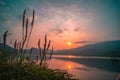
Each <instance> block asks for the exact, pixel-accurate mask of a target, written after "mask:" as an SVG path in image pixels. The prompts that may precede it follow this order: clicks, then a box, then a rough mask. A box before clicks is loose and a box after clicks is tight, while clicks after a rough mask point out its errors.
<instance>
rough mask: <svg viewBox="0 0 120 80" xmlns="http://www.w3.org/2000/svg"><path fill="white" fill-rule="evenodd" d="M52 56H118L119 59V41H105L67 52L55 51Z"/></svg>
mask: <svg viewBox="0 0 120 80" xmlns="http://www.w3.org/2000/svg"><path fill="white" fill-rule="evenodd" d="M54 54H72V55H79V56H118V57H120V40H116V41H105V42H100V43H95V44H89V45H85V46H83V47H78V48H74V49H68V50H57V51H55V52H54Z"/></svg>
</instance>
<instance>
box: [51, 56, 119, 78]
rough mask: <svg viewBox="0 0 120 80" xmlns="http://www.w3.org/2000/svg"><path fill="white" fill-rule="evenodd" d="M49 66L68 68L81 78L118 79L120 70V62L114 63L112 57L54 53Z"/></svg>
mask: <svg viewBox="0 0 120 80" xmlns="http://www.w3.org/2000/svg"><path fill="white" fill-rule="evenodd" d="M49 67H50V68H53V69H63V70H67V71H68V72H69V73H72V74H73V75H74V76H75V77H77V78H79V79H80V80H116V77H117V75H118V74H119V72H120V63H117V64H112V63H111V60H110V57H81V56H72V55H53V58H52V60H51V61H50V62H49Z"/></svg>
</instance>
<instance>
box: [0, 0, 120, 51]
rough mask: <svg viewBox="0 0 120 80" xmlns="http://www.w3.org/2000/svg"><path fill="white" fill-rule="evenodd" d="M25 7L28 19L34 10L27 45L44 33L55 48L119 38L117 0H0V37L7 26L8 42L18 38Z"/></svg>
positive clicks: (118, 6) (11, 43)
mask: <svg viewBox="0 0 120 80" xmlns="http://www.w3.org/2000/svg"><path fill="white" fill-rule="evenodd" d="M25 8H26V9H27V16H28V17H29V20H31V16H32V15H31V13H32V10H33V9H35V13H36V14H35V23H34V29H33V34H32V36H31V40H30V43H29V45H30V46H33V47H37V42H38V39H39V38H41V39H42V40H43V39H44V35H45V34H47V35H48V38H49V39H50V40H51V41H52V44H51V45H52V46H53V47H54V48H55V50H58V49H68V48H74V47H78V46H83V45H86V44H90V43H96V42H101V41H108V40H120V0H0V39H1V38H2V35H3V33H4V32H5V31H6V30H9V33H12V35H10V36H9V38H8V44H10V45H13V43H14V40H15V39H18V40H20V39H21V28H22V13H23V11H24V9H25ZM68 42H71V43H72V45H70V46H68V45H67V43H68Z"/></svg>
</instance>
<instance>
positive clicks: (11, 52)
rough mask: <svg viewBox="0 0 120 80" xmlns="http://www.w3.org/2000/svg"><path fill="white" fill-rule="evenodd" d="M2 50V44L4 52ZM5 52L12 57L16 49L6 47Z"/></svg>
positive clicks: (0, 49) (0, 44) (0, 46)
mask: <svg viewBox="0 0 120 80" xmlns="http://www.w3.org/2000/svg"><path fill="white" fill-rule="evenodd" d="M2 50H3V44H2V43H0V51H2ZM5 51H6V53H7V54H8V55H11V54H13V53H15V49H14V48H12V47H10V46H9V45H6V46H5Z"/></svg>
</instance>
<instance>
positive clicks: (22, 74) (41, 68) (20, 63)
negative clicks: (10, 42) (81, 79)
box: [0, 9, 77, 80]
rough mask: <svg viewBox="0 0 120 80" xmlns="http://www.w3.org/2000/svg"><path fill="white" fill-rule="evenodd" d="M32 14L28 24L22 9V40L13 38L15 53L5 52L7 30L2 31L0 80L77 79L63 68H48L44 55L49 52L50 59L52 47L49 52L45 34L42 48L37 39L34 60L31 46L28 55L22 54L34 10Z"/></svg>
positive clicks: (25, 46)
mask: <svg viewBox="0 0 120 80" xmlns="http://www.w3.org/2000/svg"><path fill="white" fill-rule="evenodd" d="M32 16H33V18H32V22H31V25H30V26H29V25H28V24H29V23H30V22H29V21H28V18H26V9H25V10H24V12H23V21H22V22H23V24H22V40H21V41H18V40H15V42H14V49H15V53H13V54H12V55H10V56H8V55H7V54H6V44H7V43H6V42H7V37H8V32H9V31H6V32H5V33H4V35H3V48H2V49H0V80H77V79H73V76H72V75H71V74H69V73H68V72H67V71H65V70H59V69H50V68H48V65H47V59H46V56H47V54H48V53H49V60H50V59H51V58H52V54H53V51H54V49H53V47H52V48H51V52H49V50H50V47H51V45H50V44H51V40H48V39H47V35H45V38H44V45H43V48H41V44H40V43H41V42H40V39H39V40H38V49H39V54H37V55H36V61H35V62H33V60H30V59H31V58H30V57H31V54H32V50H33V48H31V50H30V52H29V55H28V56H25V55H24V54H25V49H27V47H28V44H29V40H30V36H31V34H32V30H33V24H34V16H35V10H33V15H32ZM38 60H39V62H38ZM36 63H38V64H36Z"/></svg>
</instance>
